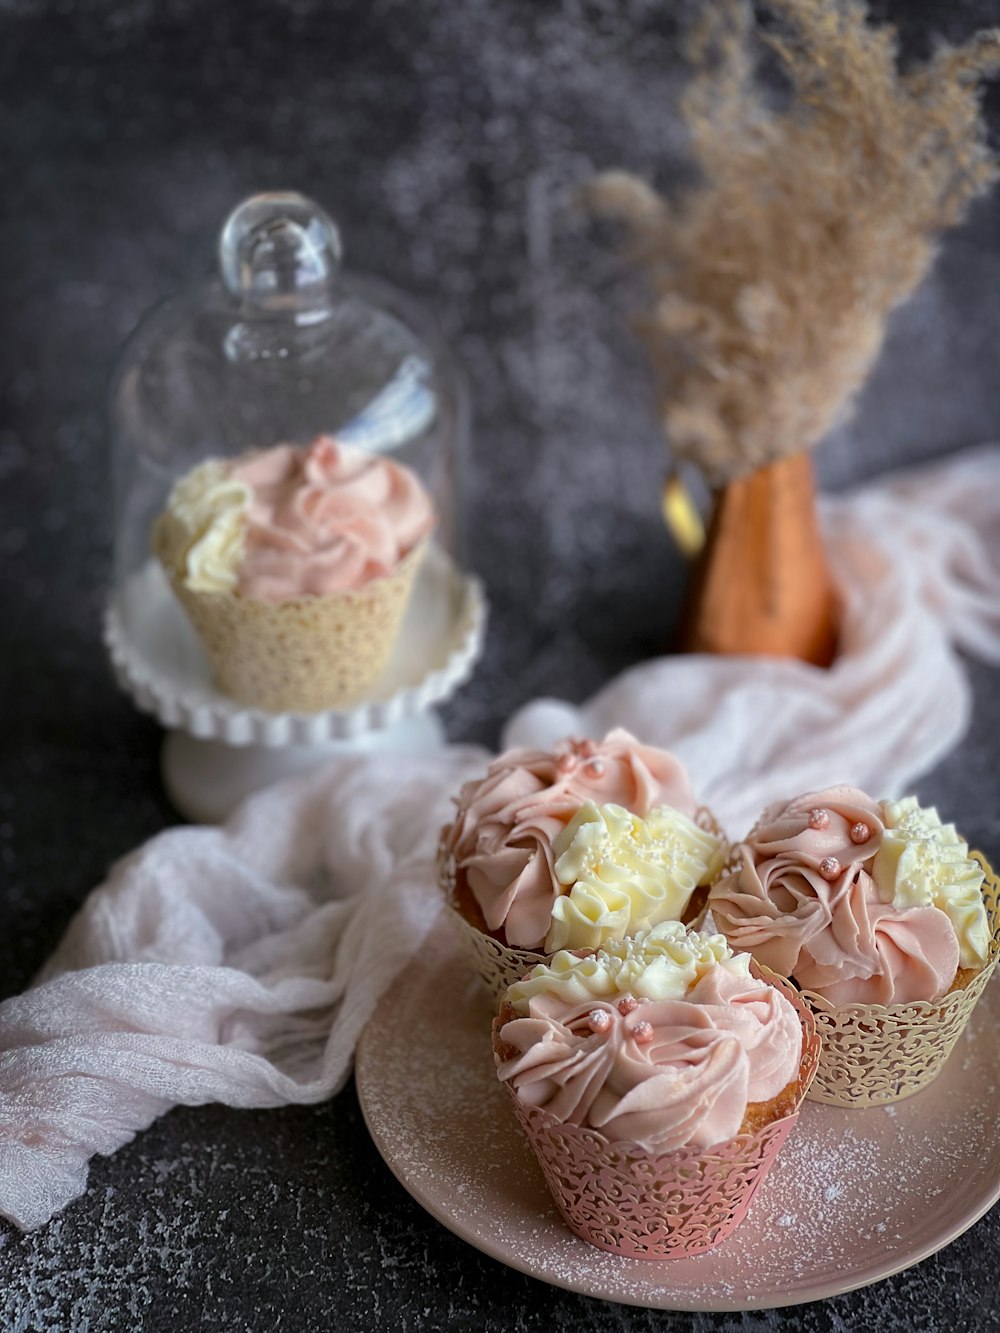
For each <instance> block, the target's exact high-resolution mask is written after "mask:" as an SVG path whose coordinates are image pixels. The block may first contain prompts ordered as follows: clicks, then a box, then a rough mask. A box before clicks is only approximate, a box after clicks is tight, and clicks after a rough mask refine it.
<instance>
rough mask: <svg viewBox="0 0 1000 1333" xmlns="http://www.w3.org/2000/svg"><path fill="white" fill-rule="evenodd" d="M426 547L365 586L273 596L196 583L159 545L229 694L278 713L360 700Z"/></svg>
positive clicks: (392, 638) (386, 652)
mask: <svg viewBox="0 0 1000 1333" xmlns="http://www.w3.org/2000/svg"><path fill="white" fill-rule="evenodd" d="M426 551H427V542H421V543H420V545H419V546H417V547H415V548H414V549H413V550H412V551H411V552H410V553H409V554H408V555H407V556H406V557H405V559H403V560H402V561H401V562H400V564H399V565H398V567H397V568H396V569H395V570H393V572H392V573H391V574H387V575H386V576H385V577H384V578H379V579H373V580H372V581H371V582H370V583H367V584H366V585H365V586H364V587H363V588H360V589H358V590H356V591H347V592H339V593H329V594H327V595H325V596H322V597H295V598H290V599H288V600H286V601H283V602H266V601H260V600H257V599H255V598H250V597H237V596H235V595H234V594H233V593H231V592H208V593H205V592H192V591H191V589H189V588H187V587H185V585H184V583H183V582H182V581H181V580H180V579H179V578H177V577H176V574H175V573H173V572H172V568H171V564H170V561H169V559H168V558H167V555H168V553H167V552H165V551H164V552H161V551H160V550H158V551H157V554H158V555H160V558H161V561H162V563H163V564H164V567H165V569H166V571H167V574H168V578H169V579H170V585H171V587H172V589H173V591H174V594H175V596H176V597H177V600H178V601H179V602H180V604H181V605H182V606H183V608H184V610H185V612H186V613H187V617H188V619H189V620H190V621H191V624H192V625H193V626H194V628H195V630H196V631H197V634H198V637H199V639H200V640H201V643H202V646H203V647H204V649H205V652H206V653H207V655H208V658H209V660H210V662H211V665H212V674H213V676H214V678H215V681H216V684H217V685H218V688H219V689H220V690H221V691H222V693H223V694H226V695H228V696H229V697H230V698H232V699H236V700H237V701H238V702H239V703H243V704H247V705H249V706H250V707H252V708H262V709H264V710H265V711H267V712H272V713H285V712H290V713H316V712H321V711H323V710H325V709H328V708H347V707H350V706H351V705H353V704H356V703H358V702H359V701H360V700H361V699H362V698H363V697H364V694H365V691H366V690H367V689H368V687H369V686H370V685H371V684H372V682H373V681H374V680H375V679H376V677H377V676H378V674H379V672H380V671H381V670H382V668H383V667H384V666H385V664H386V662H387V661H388V659H389V656H390V654H391V652H392V649H393V646H394V644H395V642H396V636H397V634H398V632H399V627H400V624H401V621H402V618H403V613H404V612H405V610H406V607H407V604H408V602H409V599H410V592H411V590H412V587H413V582H414V579H415V577H416V573H417V570H418V568H419V566H420V563H421V561H422V559H423V557H424V555H425V553H426Z"/></svg>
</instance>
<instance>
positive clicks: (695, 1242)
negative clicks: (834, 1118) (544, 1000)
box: [493, 964, 819, 1259]
mask: <svg viewBox="0 0 1000 1333" xmlns="http://www.w3.org/2000/svg"><path fill="white" fill-rule="evenodd" d="M752 970H753V971H754V972H755V974H756V975H759V976H761V977H763V978H764V979H765V980H767V981H769V982H770V983H771V984H772V985H774V986H776V987H777V988H778V989H779V990H780V991H781V992H782V994H784V995H785V996H787V998H788V999H789V1000H790V1001H791V1003H792V1004H793V1005H794V1007H795V1010H796V1012H797V1013H798V1016H799V1021H800V1023H801V1024H802V1038H803V1041H802V1059H801V1062H800V1066H799V1098H798V1101H797V1102H796V1105H795V1109H794V1110H793V1111H792V1112H791V1114H789V1115H786V1116H784V1117H783V1118H782V1119H781V1120H775V1121H773V1122H772V1123H771V1124H769V1125H766V1126H764V1127H763V1128H762V1129H760V1130H757V1131H755V1132H752V1133H746V1134H739V1135H737V1136H736V1138H734V1139H730V1140H729V1141H728V1142H727V1143H722V1144H718V1145H717V1146H715V1147H713V1148H709V1149H699V1148H690V1149H681V1150H680V1151H677V1152H669V1153H660V1154H657V1153H655V1152H650V1151H649V1150H647V1149H645V1148H641V1147H639V1146H638V1145H637V1144H634V1143H615V1142H612V1141H610V1140H608V1139H607V1138H605V1137H604V1135H603V1134H600V1133H599V1132H598V1131H596V1130H592V1129H586V1128H583V1127H581V1126H579V1125H572V1124H562V1123H560V1122H559V1121H557V1120H555V1119H554V1117H553V1116H551V1115H550V1114H549V1113H548V1112H547V1111H545V1110H542V1109H540V1108H539V1107H534V1106H526V1105H524V1103H522V1102H521V1101H520V1099H519V1098H518V1096H517V1094H516V1093H515V1092H514V1090H513V1089H512V1088H510V1085H509V1084H508V1085H507V1086H508V1091H509V1092H510V1095H511V1100H512V1102H513V1106H514V1110H515V1112H516V1114H517V1118H518V1120H519V1121H520V1124H521V1127H522V1128H523V1130H524V1132H525V1134H526V1135H527V1137H528V1141H529V1142H530V1144H531V1147H532V1149H533V1150H534V1152H535V1156H536V1157H537V1158H538V1162H539V1165H540V1166H541V1169H542V1173H543V1175H544V1176H545V1182H546V1184H547V1185H548V1187H549V1191H550V1193H551V1194H552V1197H553V1199H554V1201H555V1204H556V1207H557V1208H558V1209H559V1212H560V1213H561V1215H562V1217H563V1220H564V1221H565V1222H566V1224H567V1226H569V1228H570V1229H571V1230H572V1231H573V1232H575V1234H576V1235H577V1236H579V1237H580V1238H581V1240H585V1241H587V1242H588V1243H589V1244H591V1245H596V1246H597V1247H598V1248H599V1249H602V1250H608V1251H610V1252H611V1253H612V1254H621V1255H625V1256H627V1257H628V1258H631V1259H680V1258H684V1257H687V1256H689V1255H694V1254H702V1253H704V1252H705V1251H706V1250H711V1249H714V1248H715V1246H716V1245H719V1244H721V1243H722V1242H723V1241H724V1240H725V1239H726V1238H727V1237H728V1236H730V1235H732V1233H733V1232H734V1231H735V1230H736V1228H737V1227H738V1226H739V1224H740V1223H741V1222H742V1221H743V1219H744V1218H745V1217H746V1215H747V1212H748V1210H749V1208H750V1205H751V1203H752V1202H753V1199H754V1197H755V1195H756V1193H757V1190H758V1189H759V1188H760V1185H761V1183H762V1182H763V1180H764V1179H765V1177H766V1176H767V1173H768V1171H769V1170H770V1169H771V1166H772V1165H773V1163H774V1161H775V1158H776V1157H777V1155H778V1152H779V1151H780V1149H781V1146H782V1144H783V1143H784V1142H785V1140H786V1139H787V1137H788V1135H789V1134H790V1133H791V1131H792V1129H793V1128H794V1125H795V1122H796V1120H797V1119H798V1112H799V1107H800V1106H801V1104H802V1098H803V1097H804V1096H805V1093H806V1091H807V1089H808V1087H809V1085H810V1083H811V1081H812V1079H813V1077H814V1075H815V1072H816V1066H817V1063H818V1060H819V1038H818V1037H817V1035H816V1028H815V1024H814V1022H813V1018H812V1014H811V1013H810V1011H809V1009H808V1007H807V1006H805V1005H804V1004H803V1003H802V1001H801V999H800V998H799V996H798V993H797V992H796V991H795V989H794V988H793V987H792V986H790V985H789V984H788V982H786V981H785V980H784V979H783V978H781V977H775V976H773V975H772V974H771V973H770V972H768V971H767V970H766V969H764V968H759V969H758V968H757V967H756V965H755V964H754V965H752ZM501 1026H502V1021H501V1020H500V1019H499V1018H498V1019H496V1020H495V1021H494V1024H493V1050H494V1055H495V1057H497V1058H499V1057H498V1042H499V1031H500V1027H501Z"/></svg>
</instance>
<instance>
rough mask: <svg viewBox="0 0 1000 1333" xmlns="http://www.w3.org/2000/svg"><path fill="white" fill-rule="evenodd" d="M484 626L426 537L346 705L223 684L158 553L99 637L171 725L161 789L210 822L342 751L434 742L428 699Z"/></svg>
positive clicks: (460, 579)
mask: <svg viewBox="0 0 1000 1333" xmlns="http://www.w3.org/2000/svg"><path fill="white" fill-rule="evenodd" d="M485 627H486V599H485V596H484V594H483V590H482V588H481V586H480V584H479V581H478V580H477V579H475V578H473V577H472V576H470V575H467V574H463V573H462V571H461V570H460V569H459V568H458V566H457V565H456V564H455V563H454V562H453V561H452V559H451V557H450V556H449V555H447V553H446V552H444V551H442V550H441V549H440V548H438V547H436V546H433V545H432V546H431V548H430V550H429V551H428V553H427V557H426V559H425V560H424V563H423V565H422V566H421V568H420V572H419V573H418V575H417V579H416V584H415V586H414V589H413V594H412V596H411V598H410V604H409V607H408V608H407V611H406V615H405V616H404V618H403V624H402V626H401V627H400V631H399V636H398V638H397V640H396V645H395V648H394V649H393V652H392V655H391V656H390V658H389V661H388V662H387V663H386V665H385V667H384V669H383V671H382V674H381V675H380V676H379V678H378V679H377V680H375V681H373V682H372V685H371V693H370V696H369V697H368V698H367V699H365V700H364V701H363V702H361V703H358V704H355V706H354V707H353V708H349V709H345V710H336V709H331V710H329V711H327V712H321V713H308V714H301V713H265V712H262V711H260V710H258V709H254V708H247V707H246V706H244V705H242V704H238V703H236V702H235V701H234V700H233V699H230V698H228V697H226V696H225V695H223V694H220V693H219V690H218V689H217V688H216V686H215V683H214V681H213V679H212V672H211V668H210V666H209V663H208V659H207V658H206V656H205V653H204V650H203V649H202V647H201V644H200V643H199V642H198V639H197V637H196V635H195V633H194V630H193V629H192V628H191V626H190V624H189V623H188V620H187V617H186V616H185V615H184V613H183V611H182V610H181V608H180V605H179V604H178V602H177V600H176V598H175V597H174V596H173V594H172V592H171V591H170V588H169V587H168V586H167V582H166V579H165V578H164V576H163V573H162V571H161V570H160V568H159V565H157V564H156V562H155V561H149V562H148V563H147V564H146V565H144V566H143V567H142V568H141V569H140V570H138V571H136V573H135V574H133V575H132V576H131V577H130V578H128V579H126V580H125V582H124V583H123V584H122V585H121V586H120V587H119V588H118V589H117V591H116V592H115V595H114V597H113V598H112V600H111V604H110V605H109V607H108V609H107V613H106V615H105V619H104V639H105V643H106V644H107V648H108V654H109V656H110V658H111V662H112V665H113V666H114V669H115V674H116V675H117V677H118V680H119V681H120V683H121V685H122V688H123V689H125V690H126V691H127V692H128V693H129V694H130V695H131V697H132V699H133V700H134V702H135V704H136V706H137V707H138V708H141V709H142V711H143V712H146V713H152V714H153V716H154V717H156V718H157V719H158V720H159V721H160V722H162V723H163V725H164V726H165V727H166V728H167V729H168V730H169V732H170V735H169V736H168V737H167V739H166V741H165V743H164V746H163V756H162V761H161V769H162V773H163V781H164V784H165V786H166V789H167V795H168V796H169V797H170V799H171V801H172V802H173V803H174V805H175V806H176V807H177V809H178V810H179V811H180V812H181V813H182V814H184V815H187V817H188V818H189V819H195V820H199V821H203V820H206V821H211V822H214V821H216V820H219V819H224V818H225V817H226V816H227V815H228V814H229V813H230V811H231V810H232V809H233V808H234V807H235V806H236V805H238V804H239V802H240V801H241V800H242V799H243V798H244V797H245V796H248V795H249V794H250V793H251V792H254V791H257V790H258V789H259V788H261V787H265V786H266V785H267V784H268V783H269V782H274V781H276V780H277V779H278V778H283V777H289V776H290V775H292V774H294V773H304V772H305V771H306V770H307V769H310V768H315V767H317V765H319V764H322V763H324V762H325V761H327V760H330V759H335V758H337V757H338V756H340V755H345V754H366V753H370V752H376V751H379V752H385V753H392V752H395V753H398V754H414V753H426V752H427V751H428V750H436V749H438V748H440V746H441V744H442V743H443V740H444V733H443V731H442V728H441V723H440V721H439V720H438V718H437V715H436V713H435V711H434V710H435V707H436V706H437V705H440V704H441V703H443V702H444V701H445V700H446V699H449V698H450V697H451V696H452V695H453V694H454V693H455V691H456V690H457V689H458V687H459V686H460V685H462V684H463V683H464V682H465V681H466V680H468V678H469V676H470V675H471V674H472V669H473V667H474V665H475V663H476V661H477V659H478V657H479V654H480V652H481V651H482V646H483V635H484V632H485Z"/></svg>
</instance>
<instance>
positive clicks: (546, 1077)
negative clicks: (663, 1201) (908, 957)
mask: <svg viewBox="0 0 1000 1333" xmlns="http://www.w3.org/2000/svg"><path fill="white" fill-rule="evenodd" d="M616 998H617V997H616ZM598 1010H599V1011H601V1012H602V1014H607V1015H608V1018H609V1019H610V1022H608V1020H607V1019H604V1020H602V1021H599V1022H598V1023H597V1024H592V1023H591V1016H592V1015H593V1014H594V1013H595V1011H598ZM602 1022H603V1023H606V1024H607V1026H606V1028H604V1030H598V1031H596V1032H595V1031H594V1027H595V1026H596V1027H598V1029H601V1028H602ZM637 1024H648V1025H649V1027H651V1028H652V1037H651V1039H650V1038H649V1034H648V1030H643V1029H640V1039H639V1040H637V1039H636V1036H635V1035H634V1034H635V1030H636V1025H637ZM642 1037H645V1038H646V1040H642V1039H641V1038H642ZM500 1040H501V1042H503V1043H504V1044H505V1045H506V1046H507V1047H508V1048H513V1051H514V1052H515V1054H512V1055H510V1057H509V1058H508V1059H506V1060H504V1061H503V1062H502V1063H500V1064H499V1066H498V1073H499V1076H500V1078H501V1079H506V1080H508V1081H509V1082H510V1083H511V1085H512V1086H513V1088H514V1089H515V1091H516V1093H517V1095H518V1097H520V1098H521V1100H522V1101H524V1102H526V1103H528V1104H529V1105H531V1106H540V1107H543V1108H544V1109H545V1110H546V1111H547V1112H549V1114H551V1115H552V1116H554V1117H555V1118H556V1119H557V1120H559V1121H560V1122H566V1121H569V1122H571V1123H573V1124H577V1125H586V1126H589V1127H590V1128H592V1129H597V1130H600V1132H601V1133H602V1134H604V1135H605V1136H606V1137H607V1138H608V1139H611V1140H614V1141H619V1142H628V1143H636V1144H639V1145H640V1147H643V1148H647V1149H649V1150H657V1151H662V1152H672V1151H674V1150H675V1149H678V1148H682V1147H696V1148H709V1147H712V1146H713V1145H715V1144H719V1143H724V1142H726V1141H727V1140H728V1139H731V1138H733V1137H734V1135H736V1134H737V1133H738V1132H739V1130H740V1126H741V1125H742V1122H743V1117H744V1115H745V1113H746V1109H747V1105H748V1103H750V1102H766V1101H769V1100H770V1099H771V1098H772V1097H775V1096H776V1095H777V1094H778V1093H779V1092H780V1091H781V1090H782V1089H783V1088H784V1087H786V1086H787V1085H788V1084H789V1083H791V1082H792V1081H793V1079H795V1078H796V1077H797V1076H798V1070H799V1061H800V1059H801V1055H802V1028H801V1026H800V1023H799V1019H798V1015H797V1014H796V1012H795V1010H794V1009H793V1007H792V1006H791V1004H789V1002H788V1000H786V999H785V997H784V996H783V995H782V994H781V993H780V992H779V991H777V990H776V989H775V988H774V987H773V986H768V985H767V984H766V983H764V982H762V981H757V980H755V979H753V978H748V977H745V976H740V975H739V974H734V973H733V972H731V971H729V970H728V969H726V968H724V967H716V968H713V969H712V970H711V971H710V972H708V973H706V974H705V976H704V977H703V978H702V979H701V980H700V981H699V982H698V983H697V984H696V985H695V986H693V987H692V988H691V990H690V991H688V993H687V995H686V997H685V998H684V999H683V1000H646V1001H641V1002H640V1003H639V1005H638V1006H637V1007H636V1008H635V1009H633V1010H632V1011H631V1012H630V1013H627V1014H624V1015H623V1014H622V1013H621V1012H620V1011H619V1009H618V1007H617V1003H616V1002H615V1001H605V1000H591V1001H589V1002H585V1003H582V1004H579V1003H578V1004H567V1003H566V1002H565V1001H562V1000H560V999H559V998H558V997H556V996H554V995H538V996H535V997H533V998H532V999H531V1000H530V1001H529V1003H528V1015H527V1017H525V1018H513V1019H511V1020H510V1021H509V1022H508V1023H505V1024H504V1026H503V1027H502V1028H501V1030H500Z"/></svg>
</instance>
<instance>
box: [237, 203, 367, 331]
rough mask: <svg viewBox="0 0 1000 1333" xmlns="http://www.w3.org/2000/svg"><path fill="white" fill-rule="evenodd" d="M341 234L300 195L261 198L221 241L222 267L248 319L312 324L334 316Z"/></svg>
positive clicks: (243, 210)
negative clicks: (270, 317)
mask: <svg viewBox="0 0 1000 1333" xmlns="http://www.w3.org/2000/svg"><path fill="white" fill-rule="evenodd" d="M341 254H342V248H341V243H340V232H339V231H338V230H337V226H336V224H335V223H334V221H333V219H332V218H331V217H330V216H329V215H328V214H327V213H325V212H324V211H323V209H322V208H320V206H319V205H318V204H314V203H313V202H312V200H311V199H306V198H305V196H304V195H301V194H294V193H268V194H255V195H253V197H252V198H250V199H247V200H245V202H244V203H242V204H240V205H239V207H238V208H236V209H234V210H233V212H232V213H230V215H229V217H228V218H227V219H226V223H225V226H224V227H223V228H222V235H221V236H220V238H219V265H220V268H221V270H222V280H223V282H224V283H225V285H226V288H227V290H228V291H229V293H230V294H231V295H232V296H233V297H234V298H235V299H236V300H237V301H238V302H239V303H240V306H241V308H242V310H243V313H244V315H245V316H249V317H251V318H252V317H253V316H254V315H262V316H267V315H282V316H285V317H291V318H292V319H294V320H295V322H296V323H300V324H308V323H312V322H313V321H315V320H318V319H322V318H323V317H324V316H325V315H326V314H328V313H329V310H330V305H331V302H332V299H333V295H334V285H335V283H336V279H337V273H338V271H339V269H340V260H341Z"/></svg>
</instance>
